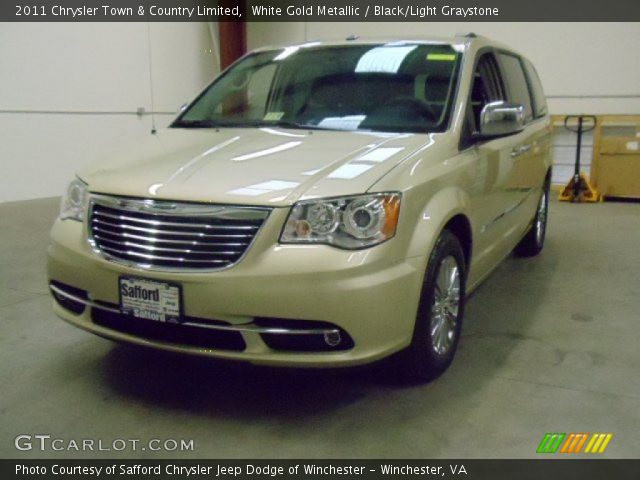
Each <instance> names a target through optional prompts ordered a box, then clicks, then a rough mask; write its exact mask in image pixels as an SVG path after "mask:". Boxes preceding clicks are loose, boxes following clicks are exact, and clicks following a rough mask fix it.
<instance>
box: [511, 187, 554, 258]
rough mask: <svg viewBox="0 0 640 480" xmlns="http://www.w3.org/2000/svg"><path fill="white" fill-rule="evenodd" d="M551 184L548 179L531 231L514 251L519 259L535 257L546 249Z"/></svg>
mask: <svg viewBox="0 0 640 480" xmlns="http://www.w3.org/2000/svg"><path fill="white" fill-rule="evenodd" d="M549 183H550V182H549V179H548V178H547V180H546V181H545V182H544V187H543V189H542V194H541V195H540V200H539V201H538V208H537V209H536V215H535V217H533V223H532V224H531V227H530V228H529V231H528V232H527V233H526V235H525V236H524V237H523V239H522V240H520V243H519V244H518V245H517V246H516V248H515V249H514V252H515V254H516V255H518V256H519V257H534V256H536V255H538V254H539V253H540V252H541V251H542V249H543V247H544V239H545V237H546V234H547V217H548V212H549V187H550V185H549Z"/></svg>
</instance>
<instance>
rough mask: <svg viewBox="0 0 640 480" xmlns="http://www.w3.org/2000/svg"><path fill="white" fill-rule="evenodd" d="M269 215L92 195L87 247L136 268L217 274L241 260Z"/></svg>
mask: <svg viewBox="0 0 640 480" xmlns="http://www.w3.org/2000/svg"><path fill="white" fill-rule="evenodd" d="M269 212H270V209H269V208H261V207H241V206H237V207H236V206H225V205H207V204H192V203H177V202H171V201H157V200H137V199H128V198H118V197H108V196H102V195H94V196H92V197H91V201H90V206H89V242H90V243H91V245H92V247H93V249H94V250H95V251H96V252H99V253H100V254H102V255H103V256H105V257H106V258H108V259H110V260H113V261H116V262H120V263H126V264H129V265H134V266H137V267H141V268H156V269H180V270H202V269H219V268H224V267H228V266H230V265H233V264H234V263H236V262H238V261H239V260H240V259H241V258H242V256H243V255H244V254H245V252H246V251H247V249H248V248H249V246H250V245H251V243H252V242H253V239H254V237H255V236H256V234H257V233H258V231H259V230H260V227H261V226H262V224H263V223H264V221H265V219H266V218H267V216H268V215H269Z"/></svg>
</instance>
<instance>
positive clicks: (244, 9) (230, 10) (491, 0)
mask: <svg viewBox="0 0 640 480" xmlns="http://www.w3.org/2000/svg"><path fill="white" fill-rule="evenodd" d="M0 21H3V22H143V21H144V22H205V21H223V22H300V21H308V22H460V21H472V22H628V21H633V22H637V21H640V1H638V0H615V1H613V2H604V1H602V0H364V1H363V0H351V1H349V0H218V1H211V0H200V1H198V0H133V1H131V0H100V1H98V0H84V1H83V0H58V1H55V0H54V1H50V0H14V1H13V2H12V1H3V2H0ZM639 28H640V26H639Z"/></svg>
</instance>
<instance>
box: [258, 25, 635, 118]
mask: <svg viewBox="0 0 640 480" xmlns="http://www.w3.org/2000/svg"><path fill="white" fill-rule="evenodd" d="M471 31H472V32H475V33H478V34H480V35H486V36H488V37H490V38H492V39H494V40H498V41H501V42H503V43H506V44H508V45H510V46H512V47H513V48H515V49H517V50H519V51H520V52H522V53H523V54H524V55H526V56H528V57H529V58H530V59H531V60H532V61H533V63H534V64H535V65H536V68H537V69H538V71H539V74H540V77H541V78H542V83H543V84H544V87H545V90H546V93H547V95H548V97H549V99H548V101H549V107H550V110H551V113H554V114H569V113H589V114H607V113H611V114H640V61H638V59H637V50H638V45H640V23H632V22H628V23H508V22H500V23H483V22H477V23H474V22H450V23H449V22H442V23H435V22H434V23H431V22H429V23H378V22H369V23H347V22H344V23H341V22H336V23H314V22H306V23H302V22H301V23H279V24H275V23H268V22H261V23H257V22H256V23H250V24H249V28H248V44H249V48H255V47H258V46H264V45H280V44H286V43H294V42H302V41H305V40H315V39H327V38H345V37H346V36H348V35H350V34H357V35H360V36H361V37H373V38H379V37H395V38H398V37H405V38H406V37H410V36H423V37H424V36H433V35H436V36H452V35H455V34H456V33H458V32H471ZM576 96H582V97H583V98H573V97H576Z"/></svg>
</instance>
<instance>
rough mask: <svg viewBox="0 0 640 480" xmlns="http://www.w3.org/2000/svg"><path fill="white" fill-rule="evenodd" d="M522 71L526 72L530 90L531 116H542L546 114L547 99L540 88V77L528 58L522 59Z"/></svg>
mask: <svg viewBox="0 0 640 480" xmlns="http://www.w3.org/2000/svg"><path fill="white" fill-rule="evenodd" d="M523 63H524V71H525V72H526V74H527V79H528V80H529V89H530V90H531V100H532V101H533V116H534V117H536V118H539V117H542V116H544V115H546V114H547V111H548V110H547V99H546V98H545V95H544V90H543V89H542V83H540V77H539V76H538V72H536V69H535V68H534V66H533V64H532V63H531V62H530V61H529V60H523Z"/></svg>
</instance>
